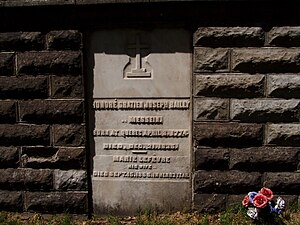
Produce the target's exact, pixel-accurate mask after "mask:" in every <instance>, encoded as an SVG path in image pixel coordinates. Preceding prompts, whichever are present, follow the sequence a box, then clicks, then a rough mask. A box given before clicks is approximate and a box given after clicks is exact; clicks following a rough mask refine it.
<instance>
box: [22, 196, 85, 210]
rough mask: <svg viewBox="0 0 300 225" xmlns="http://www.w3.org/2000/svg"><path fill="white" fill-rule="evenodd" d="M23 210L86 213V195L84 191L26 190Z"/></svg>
mask: <svg viewBox="0 0 300 225" xmlns="http://www.w3.org/2000/svg"><path fill="white" fill-rule="evenodd" d="M25 210H27V211H33V212H42V213H65V212H68V213H87V210H88V196H87V193H85V192H83V193H80V192H74V193H73V192H49V193H45V192H26V193H25Z"/></svg>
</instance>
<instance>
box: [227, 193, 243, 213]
mask: <svg viewBox="0 0 300 225" xmlns="http://www.w3.org/2000/svg"><path fill="white" fill-rule="evenodd" d="M247 193H248V192H246V193H245V194H244V195H243V194H241V195H228V196H227V204H226V208H228V209H232V208H235V207H238V208H239V207H240V206H241V202H242V201H243V199H244V197H245V196H246V194H247Z"/></svg>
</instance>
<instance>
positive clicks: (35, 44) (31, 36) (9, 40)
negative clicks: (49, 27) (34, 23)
mask: <svg viewBox="0 0 300 225" xmlns="http://www.w3.org/2000/svg"><path fill="white" fill-rule="evenodd" d="M0 4H1V1H0ZM44 45H45V44H44V35H42V33H41V32H8V33H0V50H5V51H24V50H42V49H43V48H44Z"/></svg>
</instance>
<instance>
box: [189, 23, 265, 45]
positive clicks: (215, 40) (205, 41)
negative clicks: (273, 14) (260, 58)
mask: <svg viewBox="0 0 300 225" xmlns="http://www.w3.org/2000/svg"><path fill="white" fill-rule="evenodd" d="M264 41H265V40H264V31H263V30H262V28H260V27H200V28H199V29H198V30H197V31H196V32H195V34H194V45H198V46H207V47H229V46H237V47H240V46H245V47H247V46H248V47H252V46H263V45H264Z"/></svg>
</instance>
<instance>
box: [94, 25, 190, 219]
mask: <svg viewBox="0 0 300 225" xmlns="http://www.w3.org/2000/svg"><path fill="white" fill-rule="evenodd" d="M90 41H91V46H92V52H91V55H90V56H91V57H92V58H91V59H90V60H92V62H94V63H95V64H94V75H93V76H94V80H93V87H94V90H93V98H94V99H93V109H92V112H91V114H92V116H93V120H92V121H91V122H93V123H94V124H95V125H94V130H93V134H92V135H93V140H92V143H93V144H94V152H95V156H94V157H93V168H92V169H93V174H92V187H93V204H94V212H95V213H96V214H108V213H118V214H135V213H137V212H138V211H140V210H149V209H156V210H164V211H169V210H180V209H183V208H186V209H188V208H190V206H191V205H190V204H191V194H192V193H191V191H190V186H191V165H190V164H191V158H190V154H191V143H190V134H191V128H190V120H191V112H190V110H191V102H190V78H191V62H192V59H191V50H190V46H189V42H190V41H189V35H188V32H187V31H185V30H181V29H178V30H176V29H154V30H152V31H141V30H129V29H124V30H109V31H108V30H103V31H101V32H96V33H94V34H93V35H92V36H91V39H90Z"/></svg>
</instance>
